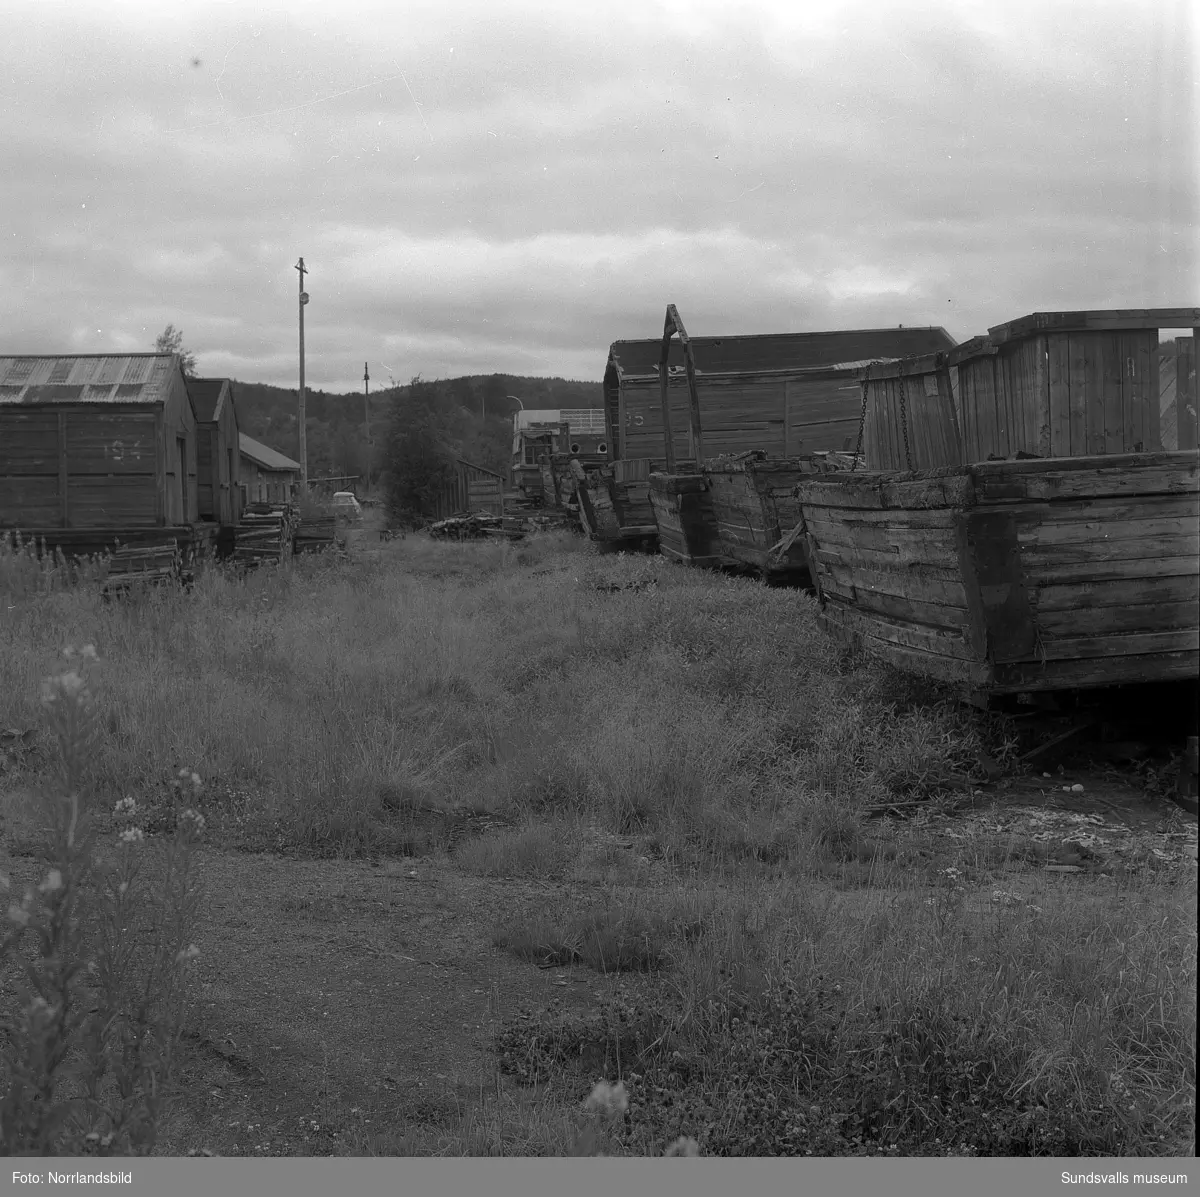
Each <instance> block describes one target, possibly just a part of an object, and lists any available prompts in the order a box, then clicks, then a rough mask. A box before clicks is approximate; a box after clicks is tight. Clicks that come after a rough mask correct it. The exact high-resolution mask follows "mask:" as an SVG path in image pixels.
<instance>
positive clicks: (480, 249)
mask: <svg viewBox="0 0 1200 1197" xmlns="http://www.w3.org/2000/svg"><path fill="white" fill-rule="evenodd" d="M0 15H3V18H4V20H3V27H4V29H5V34H4V38H3V44H2V45H0V220H2V222H3V223H2V226H0V232H2V234H3V245H2V248H0V284H2V290H0V351H2V352H13V353H29V352H56V351H57V352H76V353H78V352H91V351H96V352H111V351H115V350H144V349H150V348H152V346H153V341H154V338H155V336H156V334H157V333H158V332H160V331H161V330H162V328H163V326H164V325H166V324H167V322H168V321H170V322H173V323H174V324H175V325H177V326H178V327H181V328H182V329H183V330H184V334H185V339H186V343H187V345H188V346H189V347H190V348H191V349H192V350H193V351H194V352H195V353H196V354H197V356H198V358H199V365H200V371H201V373H203V374H206V375H216V376H224V375H231V376H233V377H235V378H239V379H243V380H246V381H258V382H272V383H277V384H280V385H285V386H295V385H296V377H297V367H296V361H297V346H296V311H297V300H296V291H297V281H298V275H297V272H296V271H295V270H294V269H293V266H294V265H295V263H296V261H297V259H298V258H299V256H300V255H303V257H304V260H305V264H306V265H307V266H308V268H309V270H310V271H311V273H310V274H309V275H308V278H307V284H306V285H307V289H308V291H309V292H310V293H311V296H312V300H311V303H310V304H309V306H308V307H307V309H306V340H307V363H308V366H307V378H308V383H309V385H310V386H314V387H322V388H326V389H334V390H348V389H353V388H361V386H362V382H361V379H362V369H363V362H364V361H369V362H370V369H371V375H372V380H373V383H372V385H373V387H374V385H375V384H379V385H386V382H387V378H388V375H389V374H391V375H392V376H394V377H395V378H396V380H397V381H406V380H407V379H408V378H410V377H411V376H412V375H414V374H417V373H420V374H421V375H423V376H424V377H426V378H435V377H450V376H454V375H458V374H468V373H490V372H493V371H503V372H511V373H517V374H534V375H556V374H557V375H564V376H567V377H571V378H592V379H599V378H600V377H601V375H602V373H603V368H604V362H605V358H606V354H607V348H608V345H609V343H610V342H612V341H613V340H617V339H620V338H633V337H646V336H654V335H656V334H660V333H661V329H662V319H663V311H664V309H665V306H666V304H667V303H675V304H677V305H678V307H679V310H680V313H681V315H682V317H683V319H684V321H685V322H686V323H687V326H688V330H689V332H691V333H693V334H695V335H716V334H722V333H731V334H732V333H754V332H786V331H803V330H820V329H833V328H855V327H880V326H890V325H897V324H940V325H944V326H945V327H946V328H947V329H948V330H949V331H950V333H951V334H952V335H953V336H955V337H956V338H959V339H965V338H966V337H969V336H973V335H975V334H977V333H981V332H984V331H986V329H987V327H988V326H989V325H994V324H997V323H1000V322H1002V321H1004V320H1009V319H1013V318H1015V317H1017V316H1021V315H1025V314H1027V313H1029V312H1032V311H1039V310H1061V309H1070V308H1083V307H1142V306H1168V305H1182V304H1197V303H1200V286H1198V285H1197V279H1198V277H1200V255H1198V251H1197V244H1198V237H1197V203H1198V190H1200V189H1198V179H1197V172H1198V146H1197V132H1196V130H1197V121H1196V117H1197V111H1196V107H1197V106H1196V99H1195V87H1196V83H1197V54H1196V39H1197V27H1196V19H1195V9H1194V5H1193V4H1192V3H1191V0H1128V2H1119V3H1103V2H1100V0H1086V3H1080V4H1076V3H1069V2H1067V0H1037V2H1034V3H1024V2H1016V0H1012V2H1010V0H995V2H993V3H986V4H976V3H972V2H971V0H952V2H951V3H946V4H937V3H915V2H913V3H903V2H895V3H887V4H868V3H846V4H839V3H834V2H833V0H820V3H816V2H814V0H804V2H801V0H791V2H790V3H784V4H768V3H757V4H755V3H742V2H739V3H736V4H735V3H728V2H727V3H724V4H710V3H706V2H705V0H689V2H687V3H684V2H676V3H667V2H665V0H636V2H633V3H606V2H604V0H601V2H600V3H595V4H580V3H579V2H578V0H574V2H571V3H567V2H565V0H564V2H562V3H553V4H551V3H541V4H511V3H507V2H504V0H491V2H489V3H481V4H461V3H455V2H453V0H438V2H437V3H432V4H404V3H381V4H378V5H371V4H365V3H360V2H358V0H344V2H339V0H323V2H322V3H320V4H313V3H309V2H308V0H289V2H288V3H287V4H286V5H274V4H257V3H253V0H251V2H250V3H246V4H241V5H238V4H217V3H189V2H188V0H182V2H181V3H178V4H175V5H164V4H162V3H161V0H156V3H154V4H152V5H149V4H133V3H119V2H116V0H112V2H110V3H106V4H94V5H93V4H84V3H69V4H61V3H55V2H53V0H37V2H36V3H30V4H23V3H16V4H14V3H12V0H0Z"/></svg>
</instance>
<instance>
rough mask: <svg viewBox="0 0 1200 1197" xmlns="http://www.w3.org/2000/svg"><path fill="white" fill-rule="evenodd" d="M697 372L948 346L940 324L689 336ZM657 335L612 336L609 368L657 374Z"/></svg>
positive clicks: (811, 364) (763, 368) (815, 364)
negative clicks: (638, 338) (622, 338)
mask: <svg viewBox="0 0 1200 1197" xmlns="http://www.w3.org/2000/svg"><path fill="white" fill-rule="evenodd" d="M688 339H689V340H690V341H691V343H692V353H693V355H694V357H695V359H696V371H697V373H698V374H754V373H759V372H763V373H766V372H775V373H778V372H786V371H791V370H797V371H798V370H812V369H826V370H829V369H843V368H844V369H854V368H858V367H861V366H863V365H865V364H866V363H867V362H870V361H878V360H880V359H887V360H890V359H893V358H898V357H908V356H910V355H913V354H923V353H937V352H938V351H945V350H947V349H952V348H953V347H954V344H955V341H954V338H953V337H952V336H950V334H949V333H948V332H946V330H945V329H944V328H864V329H846V330H844V331H840V332H813V333H766V334H756V335H754V336H744V337H742V336H737V337H689V338H688ZM661 353H662V338H661V337H658V338H656V339H654V340H652V341H651V340H647V341H614V342H613V344H612V346H611V348H610V349H609V359H608V360H609V368H610V369H615V370H616V372H617V376H618V378H619V379H621V380H625V379H630V378H646V377H654V378H656V377H657V376H658V359H659V355H660V354H661ZM667 363H668V367H669V368H671V369H672V370H673V369H674V368H675V367H678V368H679V369H680V370H682V368H683V347H682V346H681V345H680V343H679V341H678V339H674V340H672V342H671V351H670V354H669V356H668V358H667Z"/></svg>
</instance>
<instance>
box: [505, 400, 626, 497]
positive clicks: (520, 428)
mask: <svg viewBox="0 0 1200 1197" xmlns="http://www.w3.org/2000/svg"><path fill="white" fill-rule="evenodd" d="M555 453H569V454H571V455H572V456H575V457H580V458H586V459H588V460H592V459H594V460H597V461H599V460H603V459H604V458H605V457H606V456H607V454H608V439H607V437H606V435H605V431H604V410H603V408H598V407H597V408H541V409H535V410H530V411H519V412H516V413H515V414H514V415H513V448H512V473H513V476H512V485H513V489H514V490H517V491H521V492H523V493H525V494H526V495H528V496H529V497H530V498H533V497H535V496H536V497H541V496H542V493H543V475H542V459H543V458H544V457H545V458H548V457H550V456H551V455H552V454H555Z"/></svg>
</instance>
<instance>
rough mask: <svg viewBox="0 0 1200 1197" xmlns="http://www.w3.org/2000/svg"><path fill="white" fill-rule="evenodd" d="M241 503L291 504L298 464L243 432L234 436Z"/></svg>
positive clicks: (293, 496) (297, 476)
mask: <svg viewBox="0 0 1200 1197" xmlns="http://www.w3.org/2000/svg"><path fill="white" fill-rule="evenodd" d="M238 447H239V457H240V459H241V460H240V461H239V463H238V471H239V478H240V486H241V489H242V495H241V503H242V507H243V508H244V507H246V506H247V505H248V504H250V503H291V502H293V501H294V499H295V497H296V487H297V485H298V483H299V481H300V463H299V462H298V461H293V460H292V459H291V458H290V457H285V456H284V455H283V454H282V453H280V452H279V451H278V450H277V449H272V448H271V447H270V445H264V444H263V443H262V442H261V441H256V440H255V439H254V438H253V437H251V436H247V435H246V434H245V433H244V432H239V433H238Z"/></svg>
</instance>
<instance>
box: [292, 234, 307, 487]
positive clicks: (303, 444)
mask: <svg viewBox="0 0 1200 1197" xmlns="http://www.w3.org/2000/svg"><path fill="white" fill-rule="evenodd" d="M295 268H296V269H297V270H298V271H300V493H301V494H303V495H307V494H308V429H307V426H306V423H307V422H306V419H305V413H304V305H305V304H306V303H308V293H307V292H306V291H305V290H304V276H305V275H306V274H307V273H308V271H307V270H306V269H305V266H304V259H303V258H301V259H300V261H299V262H298V263H297V265H296V267H295Z"/></svg>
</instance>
